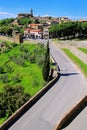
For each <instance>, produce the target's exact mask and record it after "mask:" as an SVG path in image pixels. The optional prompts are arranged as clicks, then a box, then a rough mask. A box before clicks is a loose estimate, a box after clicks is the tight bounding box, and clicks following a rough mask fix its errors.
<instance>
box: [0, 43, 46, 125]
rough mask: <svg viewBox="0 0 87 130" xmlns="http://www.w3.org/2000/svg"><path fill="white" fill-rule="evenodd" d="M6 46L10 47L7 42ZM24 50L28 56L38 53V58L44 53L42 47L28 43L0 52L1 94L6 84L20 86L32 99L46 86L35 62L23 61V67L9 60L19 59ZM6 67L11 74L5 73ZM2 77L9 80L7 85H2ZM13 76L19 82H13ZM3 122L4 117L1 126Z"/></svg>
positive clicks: (0, 120)
mask: <svg viewBox="0 0 87 130" xmlns="http://www.w3.org/2000/svg"><path fill="white" fill-rule="evenodd" d="M8 45H10V46H12V45H11V43H10V42H8ZM20 47H21V48H20ZM24 48H25V49H27V50H28V52H29V54H34V53H35V55H37V52H38V51H39V54H40V57H41V55H42V54H43V55H44V53H45V48H44V47H42V48H40V45H36V44H28V43H24V44H19V45H17V46H15V47H13V48H11V50H9V51H7V52H2V53H1V54H0V67H3V68H4V73H1V74H0V93H1V92H3V87H4V86H6V85H7V84H8V85H10V86H14V87H15V86H17V85H21V86H23V87H24V92H25V93H28V94H30V95H31V97H32V96H34V95H35V94H36V93H37V92H38V91H39V90H40V89H41V88H43V86H44V85H45V84H46V82H45V81H44V79H43V77H42V67H41V66H39V65H38V64H37V63H36V62H35V63H31V62H29V61H28V60H25V61H24V64H25V66H22V65H18V64H17V63H15V62H14V61H13V60H12V59H11V58H9V57H14V56H15V57H17V58H19V57H20V56H21V55H23V54H25V53H26V52H24V51H23V49H24ZM41 64H42V63H41ZM7 66H8V69H9V68H10V67H11V69H12V72H9V71H7V68H6V67H7ZM4 75H7V77H8V79H9V82H8V83H4V82H3V81H2V79H1V77H2V76H4ZM15 76H16V77H19V78H20V82H14V80H13V78H14V77H15ZM5 120H6V117H5V118H1V119H0V124H2V123H3V122H4V121H5Z"/></svg>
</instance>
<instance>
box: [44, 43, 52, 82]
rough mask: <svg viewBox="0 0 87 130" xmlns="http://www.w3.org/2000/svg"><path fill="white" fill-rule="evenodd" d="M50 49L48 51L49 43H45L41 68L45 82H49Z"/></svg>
mask: <svg viewBox="0 0 87 130" xmlns="http://www.w3.org/2000/svg"><path fill="white" fill-rule="evenodd" d="M49 53H50V49H49V41H48V42H47V47H46V53H45V60H44V64H43V68H42V75H43V78H44V80H45V81H48V80H49V71H50V54H49Z"/></svg>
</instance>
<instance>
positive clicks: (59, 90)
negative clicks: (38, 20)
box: [9, 43, 87, 130]
mask: <svg viewBox="0 0 87 130" xmlns="http://www.w3.org/2000/svg"><path fill="white" fill-rule="evenodd" d="M50 48H51V53H52V55H53V56H54V58H55V60H56V62H57V63H58V65H59V66H60V69H61V73H62V74H61V77H60V79H59V81H58V82H57V83H56V84H55V85H54V86H53V87H52V88H51V89H50V90H49V91H48V92H47V93H46V94H45V95H44V96H43V97H42V98H41V99H40V100H39V101H38V102H37V103H36V104H35V105H34V106H33V107H32V108H31V109H30V110H29V111H27V112H26V113H25V114H24V115H23V116H22V117H21V118H20V119H19V120H18V121H17V122H15V123H14V124H13V125H12V126H11V127H10V128H9V130H54V129H55V128H56V126H57V124H58V122H60V120H61V119H62V117H63V116H64V115H65V113H67V112H68V111H69V110H70V109H71V108H72V107H73V106H74V105H75V104H76V103H78V101H80V100H81V99H82V98H83V97H84V96H85V95H86V93H87V85H86V84H87V82H86V81H85V79H84V76H83V75H82V74H81V73H80V71H79V70H78V68H77V67H76V66H75V65H74V64H73V63H72V62H71V61H70V60H69V59H68V58H67V56H66V55H65V54H64V53H63V52H62V51H61V50H58V49H57V48H56V47H55V46H54V45H52V43H50Z"/></svg>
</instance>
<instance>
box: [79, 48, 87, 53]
mask: <svg viewBox="0 0 87 130" xmlns="http://www.w3.org/2000/svg"><path fill="white" fill-rule="evenodd" d="M78 49H79V50H81V51H82V52H84V53H86V54H87V48H78Z"/></svg>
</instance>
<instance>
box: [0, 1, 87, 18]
mask: <svg viewBox="0 0 87 130" xmlns="http://www.w3.org/2000/svg"><path fill="white" fill-rule="evenodd" d="M31 9H33V13H34V16H53V17H61V16H66V17H69V18H70V19H81V18H83V19H87V0H6V1H4V0H0V19H4V18H10V17H17V14H18V13H29V12H30V10H31Z"/></svg>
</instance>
